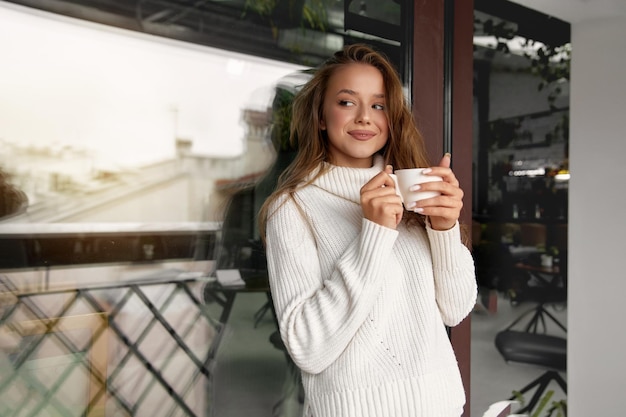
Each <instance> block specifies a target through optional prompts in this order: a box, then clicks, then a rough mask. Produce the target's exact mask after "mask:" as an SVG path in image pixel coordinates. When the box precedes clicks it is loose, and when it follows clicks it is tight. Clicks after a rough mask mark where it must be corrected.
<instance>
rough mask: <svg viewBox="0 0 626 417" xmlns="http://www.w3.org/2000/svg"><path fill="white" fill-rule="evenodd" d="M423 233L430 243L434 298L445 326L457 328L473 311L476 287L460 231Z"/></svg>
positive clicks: (472, 269) (469, 254)
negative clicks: (426, 235)
mask: <svg viewBox="0 0 626 417" xmlns="http://www.w3.org/2000/svg"><path fill="white" fill-rule="evenodd" d="M426 230H427V232H428V238H429V240H430V246H431V252H432V258H433V273H434V275H435V294H436V295H435V296H436V299H437V305H438V306H439V310H440V312H441V316H442V317H443V321H444V323H445V324H446V325H447V326H456V325H457V324H459V323H460V322H461V321H462V320H463V319H464V318H465V317H466V316H467V315H468V314H469V313H470V312H471V311H472V309H473V308H474V305H475V304H476V296H477V291H478V287H477V284H476V274H475V271H474V260H473V258H472V255H471V253H470V251H469V250H468V249H467V247H466V246H465V245H463V243H462V242H461V233H460V227H459V224H458V223H457V224H456V225H455V226H454V227H453V228H452V229H450V230H444V231H438V230H434V229H432V228H430V226H429V225H428V224H427V227H426Z"/></svg>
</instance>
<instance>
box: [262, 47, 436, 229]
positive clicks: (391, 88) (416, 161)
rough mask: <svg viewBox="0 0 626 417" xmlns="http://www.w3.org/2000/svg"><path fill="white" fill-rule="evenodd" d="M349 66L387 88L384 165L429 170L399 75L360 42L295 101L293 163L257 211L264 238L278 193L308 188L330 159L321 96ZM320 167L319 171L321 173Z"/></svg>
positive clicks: (332, 61)
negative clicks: (372, 73)
mask: <svg viewBox="0 0 626 417" xmlns="http://www.w3.org/2000/svg"><path fill="white" fill-rule="evenodd" d="M349 64H367V65H371V66H373V67H375V68H376V69H378V70H379V71H380V72H381V74H382V76H383V83H384V86H385V114H386V116H387V121H388V123H389V138H388V139H387V143H386V144H385V146H384V147H383V148H382V149H381V150H380V154H381V155H382V156H383V158H384V160H385V164H390V165H392V166H393V168H394V169H402V168H414V167H427V166H430V162H429V161H428V159H427V156H426V149H425V146H424V140H423V138H422V135H421V134H420V132H419V131H418V129H417V127H416V125H415V121H414V119H413V116H412V114H411V110H410V106H409V103H408V101H407V100H406V99H405V97H404V94H403V92H402V82H401V81H400V77H399V76H398V73H397V71H396V70H395V68H394V67H393V66H392V65H391V63H390V62H389V61H388V59H387V58H386V57H385V56H384V55H383V54H381V53H380V52H377V51H375V50H374V49H372V48H371V47H369V46H367V45H363V44H354V45H348V46H345V47H344V48H343V49H342V50H340V51H337V52H335V54H334V55H333V56H332V57H331V58H330V59H328V60H327V61H326V62H325V63H324V64H322V65H321V66H320V67H319V68H318V69H317V71H315V73H314V75H313V78H312V79H311V80H310V81H309V82H307V83H306V84H305V85H304V87H303V88H302V90H300V92H299V93H298V94H297V95H296V97H295V98H294V101H293V110H292V118H291V125H290V136H289V140H290V142H291V145H292V146H293V147H295V148H297V149H298V153H297V154H296V157H295V159H294V160H293V162H292V163H291V164H290V165H289V166H288V167H287V168H286V169H285V171H284V172H283V173H282V174H281V175H280V177H279V178H278V184H277V186H276V190H275V191H274V192H273V193H272V194H271V195H270V196H269V197H268V199H267V200H266V201H265V203H264V204H263V207H262V208H261V211H260V212H259V226H260V231H261V237H262V238H264V237H265V225H266V222H267V218H268V216H269V215H271V213H269V207H271V205H272V204H273V203H274V201H276V199H277V198H278V197H279V196H281V195H282V194H285V193H288V194H289V195H290V196H292V197H293V193H294V192H295V191H296V189H297V188H298V187H300V186H303V185H306V183H305V179H306V178H307V177H308V176H309V175H310V174H311V173H312V172H313V171H315V170H318V171H317V173H316V175H315V176H314V177H313V178H311V179H310V180H309V181H308V182H309V183H310V182H312V181H313V180H314V179H315V178H317V177H319V176H320V175H322V174H323V173H324V172H325V170H324V169H325V168H326V169H327V168H328V167H327V166H326V165H325V164H322V163H323V162H328V161H329V152H328V141H327V140H326V136H325V133H324V132H323V131H322V129H321V127H320V120H322V118H323V106H324V97H325V95H326V89H327V87H328V83H329V80H330V78H331V77H332V76H333V74H334V73H335V71H336V70H337V69H338V68H341V67H342V66H344V65H349ZM320 168H321V169H320ZM404 219H408V221H411V222H413V221H417V222H419V223H420V224H422V225H423V224H424V221H423V217H422V216H419V215H417V214H415V213H412V212H407V213H405V216H404Z"/></svg>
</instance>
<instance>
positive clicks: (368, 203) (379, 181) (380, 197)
mask: <svg viewBox="0 0 626 417" xmlns="http://www.w3.org/2000/svg"><path fill="white" fill-rule="evenodd" d="M392 172H393V169H392V167H391V165H387V167H385V170H384V171H381V172H380V173H379V174H378V175H376V176H375V177H374V178H372V179H371V180H369V181H368V182H367V184H365V185H364V186H363V187H362V188H361V207H362V208H363V216H365V218H366V219H368V220H370V221H373V222H374V223H378V224H380V225H381V226H385V227H388V228H390V229H395V228H396V227H397V226H398V224H399V223H400V221H401V220H402V213H403V212H404V208H403V207H402V199H401V198H400V197H399V196H398V195H397V194H396V184H395V182H394V181H393V179H392V178H391V177H390V176H389V174H391V173H392Z"/></svg>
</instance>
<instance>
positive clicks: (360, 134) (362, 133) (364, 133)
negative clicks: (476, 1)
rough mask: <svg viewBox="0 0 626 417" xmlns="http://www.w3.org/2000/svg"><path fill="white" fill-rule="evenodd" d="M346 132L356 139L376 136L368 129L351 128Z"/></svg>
mask: <svg viewBox="0 0 626 417" xmlns="http://www.w3.org/2000/svg"><path fill="white" fill-rule="evenodd" d="M348 134H349V135H350V136H352V137H353V138H355V139H357V140H368V139H371V138H372V137H374V136H376V133H374V132H372V131H370V130H351V131H349V132H348Z"/></svg>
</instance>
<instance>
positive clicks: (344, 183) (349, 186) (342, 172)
mask: <svg viewBox="0 0 626 417" xmlns="http://www.w3.org/2000/svg"><path fill="white" fill-rule="evenodd" d="M373 162H374V163H373V164H372V167H371V168H351V167H341V166H336V165H331V164H328V165H327V166H328V171H327V172H325V173H324V174H322V175H321V176H320V177H319V178H317V179H315V181H313V183H312V185H314V186H316V187H319V188H321V189H323V190H325V191H327V192H329V193H331V194H334V195H336V196H338V197H341V198H345V199H346V200H349V201H352V202H354V203H357V204H360V203H361V187H363V185H365V183H367V182H368V181H369V180H371V179H372V177H374V176H375V175H377V174H378V173H379V172H380V171H382V170H383V169H384V168H385V166H384V162H385V161H384V160H383V157H382V156H381V155H378V154H376V155H374V161H373Z"/></svg>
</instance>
